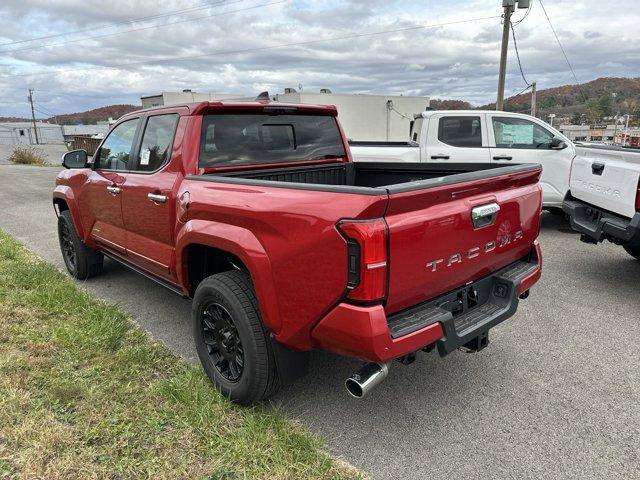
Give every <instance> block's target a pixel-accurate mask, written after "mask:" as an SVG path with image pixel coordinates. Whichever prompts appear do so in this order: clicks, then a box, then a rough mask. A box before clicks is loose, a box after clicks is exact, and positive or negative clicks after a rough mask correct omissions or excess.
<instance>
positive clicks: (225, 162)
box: [199, 113, 346, 168]
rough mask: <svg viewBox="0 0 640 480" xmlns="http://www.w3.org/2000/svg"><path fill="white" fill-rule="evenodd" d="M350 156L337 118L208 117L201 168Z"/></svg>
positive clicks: (312, 116) (204, 125) (203, 132)
mask: <svg viewBox="0 0 640 480" xmlns="http://www.w3.org/2000/svg"><path fill="white" fill-rule="evenodd" d="M344 156H346V153H345V150H344V145H343V143H342V137H341V136H340V130H339V129H338V124H337V121H336V118H335V117H332V116H328V115H289V114H284V115H269V114H266V113H264V114H263V113H260V114H242V113H233V114H213V115H205V117H204V119H203V125H202V139H201V142H200V162H199V165H200V167H203V168H204V167H218V166H233V165H246V164H259V163H280V162H294V161H305V160H321V159H325V158H338V157H344Z"/></svg>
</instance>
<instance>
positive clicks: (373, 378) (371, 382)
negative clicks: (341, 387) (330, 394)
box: [345, 363, 389, 398]
mask: <svg viewBox="0 0 640 480" xmlns="http://www.w3.org/2000/svg"><path fill="white" fill-rule="evenodd" d="M388 373H389V364H388V363H366V364H364V365H363V366H362V367H361V368H360V370H358V371H357V372H355V373H354V374H353V375H351V376H350V377H349V378H347V381H346V382H345V387H347V391H348V392H349V394H350V395H351V396H352V397H355V398H362V397H364V396H365V395H366V394H367V393H369V392H370V391H371V390H373V389H374V388H375V387H376V386H377V385H378V384H379V383H380V382H382V381H383V380H384V379H385V378H387V374H388Z"/></svg>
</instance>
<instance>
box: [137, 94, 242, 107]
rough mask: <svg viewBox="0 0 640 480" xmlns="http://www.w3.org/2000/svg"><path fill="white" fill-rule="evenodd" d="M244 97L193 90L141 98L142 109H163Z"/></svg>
mask: <svg viewBox="0 0 640 480" xmlns="http://www.w3.org/2000/svg"><path fill="white" fill-rule="evenodd" d="M241 97H243V95H242V94H240V93H196V92H192V91H191V90H183V91H181V92H162V93H160V94H157V95H147V96H144V97H140V101H141V102H142V108H151V107H162V106H164V105H176V104H179V103H194V102H213V101H215V100H228V99H234V98H241Z"/></svg>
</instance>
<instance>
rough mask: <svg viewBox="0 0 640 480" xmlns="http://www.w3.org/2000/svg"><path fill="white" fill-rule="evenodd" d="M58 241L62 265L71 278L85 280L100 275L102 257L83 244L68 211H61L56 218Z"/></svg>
mask: <svg viewBox="0 0 640 480" xmlns="http://www.w3.org/2000/svg"><path fill="white" fill-rule="evenodd" d="M58 240H59V242H60V251H61V252H62V258H63V259H64V264H65V266H66V267H67V270H68V272H69V274H70V275H71V276H72V277H74V278H77V279H78V280H86V279H87V278H90V277H94V276H96V275H99V274H100V273H102V265H103V263H104V257H103V256H102V254H101V253H100V252H96V251H95V250H93V249H91V248H89V247H87V246H86V245H85V244H84V242H83V241H82V239H81V238H80V236H79V235H78V232H77V231H76V228H75V226H74V225H73V219H72V218H71V212H70V211H69V210H65V211H63V212H62V213H60V216H59V217H58Z"/></svg>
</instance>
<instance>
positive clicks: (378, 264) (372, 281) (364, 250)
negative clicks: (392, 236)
mask: <svg viewBox="0 0 640 480" xmlns="http://www.w3.org/2000/svg"><path fill="white" fill-rule="evenodd" d="M338 229H339V230H340V232H341V233H342V235H343V236H344V237H345V239H346V241H347V262H348V263H347V268H348V277H347V290H348V292H347V298H349V299H350V300H354V301H357V302H376V301H379V300H382V299H384V298H385V297H386V295H387V277H388V269H389V262H388V248H387V245H388V232H389V229H388V227H387V223H386V222H385V221H384V219H382V218H377V219H374V220H343V221H341V222H339V223H338Z"/></svg>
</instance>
